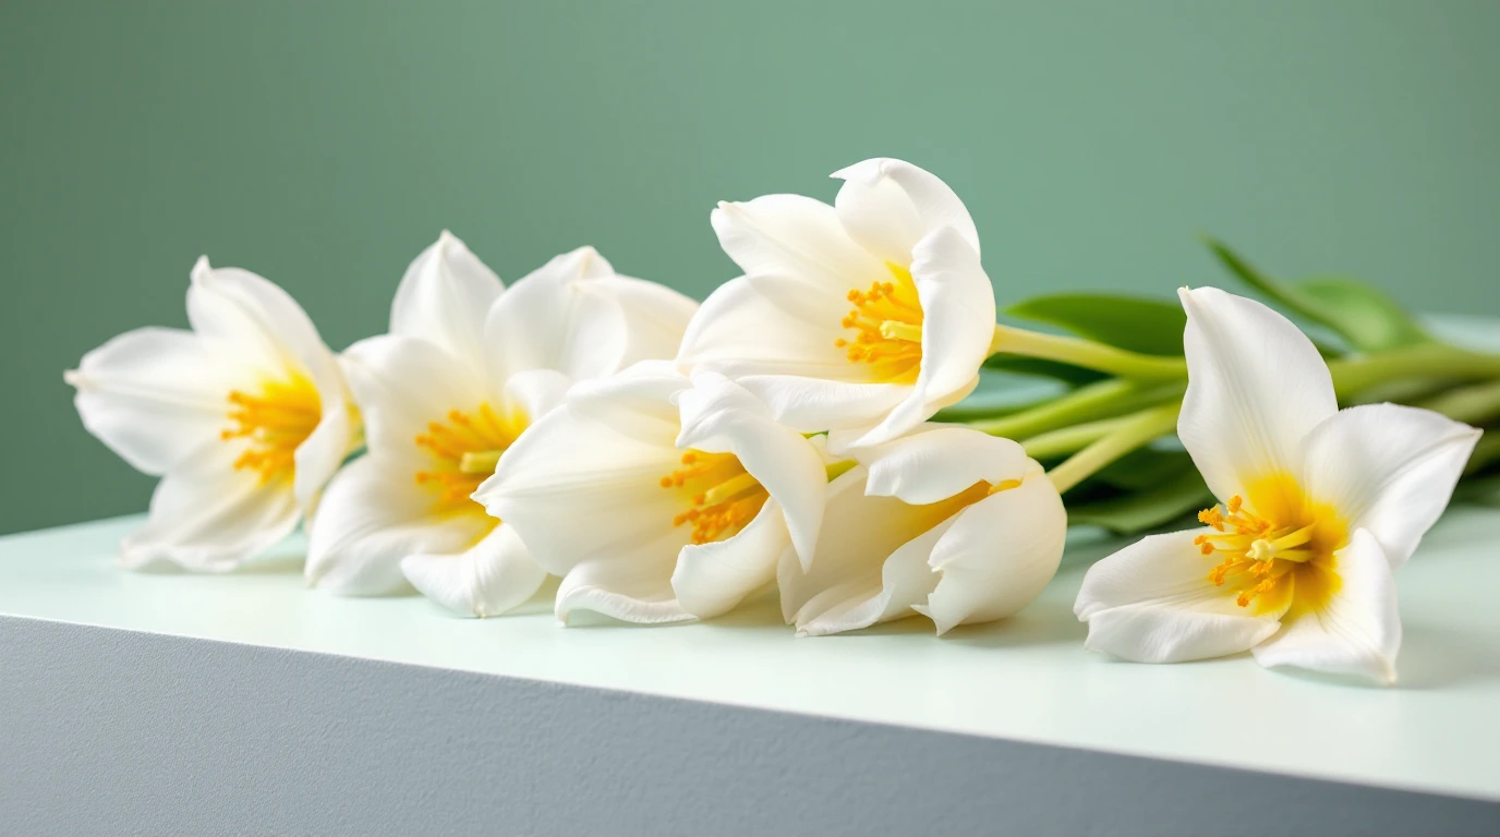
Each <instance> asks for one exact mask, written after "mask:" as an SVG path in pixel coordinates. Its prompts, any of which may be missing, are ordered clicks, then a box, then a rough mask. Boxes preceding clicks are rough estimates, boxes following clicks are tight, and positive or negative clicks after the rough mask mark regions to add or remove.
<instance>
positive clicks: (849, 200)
mask: <svg viewBox="0 0 1500 837" xmlns="http://www.w3.org/2000/svg"><path fill="white" fill-rule="evenodd" d="M833 176H834V177H836V178H839V179H842V180H843V181H844V185H843V187H842V188H841V189H840V190H839V193H838V197H837V199H836V200H835V205H834V206H829V205H827V204H825V203H822V202H820V201H817V200H813V199H812V198H805V197H801V196H797V195H767V196H765V197H760V198H756V199H755V200H752V201H749V202H748V203H722V204H720V205H719V208H718V209H717V210H716V211H715V212H714V213H713V226H714V230H715V231H716V232H717V233H718V235H719V242H720V244H721V245H722V246H723V248H724V251H725V252H726V253H728V254H729V256H730V258H732V259H734V260H735V262H737V263H738V264H739V266H740V268H741V269H742V270H744V271H745V275H744V276H741V277H739V278H737V279H734V280H732V281H730V282H728V283H726V284H725V285H723V286H721V287H720V288H718V289H717V290H716V291H714V292H713V294H711V295H710V296H709V297H708V299H707V300H706V301H705V302H704V303H703V307H702V308H701V309H700V310H699V312H698V315H697V316H696V317H694V319H693V322H692V324H691V325H690V326H689V327H688V332H687V335H686V336H685V337H684V338H683V345H682V350H681V352H680V353H679V355H678V359H679V362H680V363H681V364H682V365H683V367H684V368H685V369H711V370H714V371H718V372H721V373H723V374H725V375H727V376H729V377H730V378H731V379H733V380H735V381H736V382H738V383H739V384H740V385H741V386H743V387H744V388H746V389H747V390H749V391H750V392H752V393H753V394H754V395H756V396H757V397H758V398H760V399H761V400H763V401H765V402H766V404H767V405H768V406H769V407H770V409H771V412H772V415H773V416H775V418H776V419H777V420H778V421H781V422H784V423H786V424H788V425H790V426H792V427H794V428H796V429H798V430H801V431H804V432H820V431H832V432H831V433H830V435H829V441H830V447H831V448H833V449H834V450H836V451H842V450H844V449H845V448H847V447H848V446H850V445H870V444H878V443H880V442H883V441H888V440H890V439H892V438H894V437H896V436H898V435H900V434H901V433H903V432H905V431H907V430H909V429H911V428H912V427H914V426H916V425H917V424H919V423H921V422H922V421H925V420H926V419H928V418H929V417H931V416H932V415H933V414H934V413H935V412H937V411H938V410H939V409H940V408H942V407H945V406H948V405H950V404H953V403H955V402H957V401H959V400H960V399H962V398H963V397H964V396H966V395H968V394H969V393H970V392H971V391H972V390H973V389H974V386H975V385H976V384H977V383H978V381H979V367H980V365H981V364H982V363H983V362H984V359H985V358H986V357H987V356H988V355H989V353H990V344H991V341H992V339H993V338H994V335H995V296H994V290H993V289H992V288H991V286H990V280H989V277H987V276H986V275H985V272H984V269H983V267H981V266H980V262H979V236H978V234H977V233H976V232H975V229H974V222H973V220H971V219H970V218H969V213H968V210H966V209H965V208H964V205H963V203H962V202H961V201H960V200H959V199H958V196H957V195H955V194H954V193H953V191H952V190H951V189H949V188H948V186H947V184H945V183H943V181H941V180H939V179H938V178H937V177H935V176H933V175H932V174H929V173H928V172H926V171H923V170H922V169H920V168H917V167H916V166H913V165H911V164H910V163H904V162H902V161H900V160H889V159H875V160H866V161H864V162H862V163H858V164H856V165H854V166H850V167H849V168H847V169H844V170H842V171H839V172H836V173H835V174H834V175H833Z"/></svg>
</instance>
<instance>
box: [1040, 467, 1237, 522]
mask: <svg viewBox="0 0 1500 837" xmlns="http://www.w3.org/2000/svg"><path fill="white" fill-rule="evenodd" d="M1213 502H1214V500H1213V494H1212V493H1211V492H1209V490H1208V486H1206V485H1204V484H1203V478H1202V477H1200V476H1198V472H1197V471H1196V470H1193V469H1188V470H1187V471H1183V472H1181V473H1179V474H1178V475H1177V476H1176V477H1174V478H1172V479H1170V480H1167V481H1166V482H1161V483H1157V484H1156V486H1155V487H1153V488H1149V489H1147V490H1145V491H1137V492H1134V493H1130V494H1121V495H1118V496H1115V497H1109V498H1106V499H1103V500H1095V501H1093V502H1087V503H1080V504H1078V505H1075V506H1071V507H1069V509H1068V523H1070V524H1089V525H1093V526H1102V527H1104V528H1105V529H1108V530H1109V531H1111V532H1114V533H1115V534H1117V535H1135V534H1138V533H1140V532H1144V531H1146V530H1148V529H1155V528H1157V527H1160V526H1162V525H1165V524H1167V523H1171V522H1172V521H1174V520H1177V519H1179V518H1182V517H1184V516H1186V515H1188V514H1190V513H1192V512H1195V511H1198V510H1200V509H1205V508H1208V507H1209V506H1210V505H1212V504H1213Z"/></svg>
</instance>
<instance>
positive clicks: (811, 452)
mask: <svg viewBox="0 0 1500 837" xmlns="http://www.w3.org/2000/svg"><path fill="white" fill-rule="evenodd" d="M678 406H679V407H680V409H681V411H682V432H681V433H680V434H679V435H678V437H677V446H678V447H679V448H697V449H699V450H703V451H708V452H710V453H732V454H734V455H735V457H737V458H738V459H739V461H740V464H741V465H742V466H743V467H744V468H745V470H746V471H748V472H749V473H750V475H751V476H753V477H755V479H756V481H757V482H759V483H760V484H761V486H763V487H764V488H765V489H766V492H767V493H768V494H770V495H771V498H772V499H773V500H775V501H776V504H777V506H778V507H779V508H780V509H781V510H782V511H783V512H784V514H785V521H786V526H787V528H788V529H789V530H790V532H791V538H792V541H793V542H794V543H796V545H797V552H798V554H799V555H800V556H802V557H803V559H804V561H805V560H807V559H810V558H811V556H812V550H813V546H814V544H816V543H817V540H818V529H819V528H820V527H821V525H822V522H823V497H824V493H825V490H826V488H827V485H828V472H827V468H826V467H825V466H824V464H823V457H822V455H821V454H820V453H819V451H818V450H817V448H815V447H814V446H813V445H812V444H811V443H810V442H808V440H807V439H806V438H805V437H804V436H803V435H802V434H801V433H798V432H797V431H796V430H793V429H791V428H789V427H786V426H785V425H782V424H778V423H777V422H776V421H774V420H773V419H772V418H771V417H770V414H769V411H768V410H767V409H766V407H765V405H764V404H763V403H761V402H760V401H758V400H756V399H755V398H754V397H753V396H751V395H750V393H748V392H746V391H745V390H744V389H743V388H741V387H739V386H737V385H736V384H734V383H732V382H730V381H729V380H728V379H726V378H724V377H723V376H722V375H717V374H714V373H711V372H700V373H698V374H697V375H694V376H693V388H692V389H690V390H686V391H684V392H682V393H681V394H680V395H679V396H678ZM777 552H778V553H779V552H780V550H779V549H778V550H777Z"/></svg>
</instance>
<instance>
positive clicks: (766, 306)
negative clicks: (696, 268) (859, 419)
mask: <svg viewBox="0 0 1500 837" xmlns="http://www.w3.org/2000/svg"><path fill="white" fill-rule="evenodd" d="M848 290H849V289H848V288H844V287H842V286H835V287H822V286H817V285H812V284H809V283H807V282H806V281H803V280H801V279H797V278H795V277H790V276H781V275H774V274H765V275H753V276H741V277H739V278H737V279H731V280H730V281H728V282H726V283H724V284H723V285H720V286H719V287H718V288H716V289H715V290H714V292H713V293H711V294H709V295H708V299H706V300H704V302H703V305H702V307H700V308H699V309H698V313H697V314H696V315H695V316H694V317H693V320H692V322H691V323H689V324H688V328H687V334H686V335H684V336H683V338H682V349H681V351H680V352H679V353H678V356H677V358H678V362H679V363H680V364H682V365H683V366H684V367H685V368H687V369H689V370H696V369H698V368H706V369H712V370H715V371H719V372H723V373H724V374H726V375H729V376H731V377H741V376H744V375H800V376H803V377H811V378H827V379H830V380H836V381H849V382H856V383H862V382H865V381H869V380H871V377H870V375H871V372H870V369H871V367H870V365H869V364H865V363H853V362H851V361H850V360H849V358H848V357H847V354H846V352H847V350H846V349H841V348H839V347H838V346H837V345H835V341H837V340H838V339H839V338H840V337H841V336H844V334H843V329H842V327H841V325H840V322H841V321H842V320H843V318H844V317H845V316H846V315H847V314H848V313H849V310H850V303H849V300H848V297H847V294H848Z"/></svg>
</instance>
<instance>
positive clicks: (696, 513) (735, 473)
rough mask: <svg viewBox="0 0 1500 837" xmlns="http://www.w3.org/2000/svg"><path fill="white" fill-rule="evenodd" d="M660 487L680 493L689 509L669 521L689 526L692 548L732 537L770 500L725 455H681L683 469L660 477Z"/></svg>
mask: <svg viewBox="0 0 1500 837" xmlns="http://www.w3.org/2000/svg"><path fill="white" fill-rule="evenodd" d="M660 484H661V487H662V488H667V489H673V490H677V491H680V492H681V493H682V495H683V498H684V500H685V501H686V505H687V506H688V508H687V509H686V510H685V511H683V512H681V513H680V514H678V515H676V516H674V517H673V518H672V525H673V526H686V525H688V524H692V527H693V528H692V542H693V543H695V544H704V543H710V542H713V541H718V540H723V539H725V538H728V537H731V536H733V535H734V534H735V533H737V532H739V530H740V529H742V528H744V526H745V524H747V523H749V522H750V521H751V520H753V519H754V518H755V515H757V514H759V513H760V509H761V506H764V505H765V503H766V500H767V499H768V498H769V497H770V495H769V494H767V493H766V489H765V488H764V487H763V486H761V484H760V482H759V481H758V480H756V479H755V477H754V476H752V475H751V474H750V473H749V472H748V471H746V470H745V468H744V466H743V465H741V464H740V461H739V459H738V458H736V457H735V456H734V455H733V454H728V453H704V452H701V451H688V452H687V453H684V454H683V455H682V467H681V468H678V469H677V470H675V471H673V472H672V473H670V474H667V475H666V476H664V477H662V478H661V480H660Z"/></svg>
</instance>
